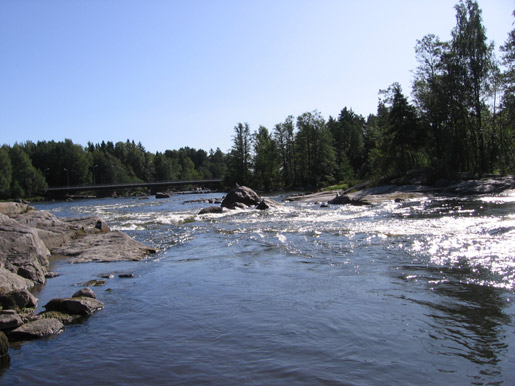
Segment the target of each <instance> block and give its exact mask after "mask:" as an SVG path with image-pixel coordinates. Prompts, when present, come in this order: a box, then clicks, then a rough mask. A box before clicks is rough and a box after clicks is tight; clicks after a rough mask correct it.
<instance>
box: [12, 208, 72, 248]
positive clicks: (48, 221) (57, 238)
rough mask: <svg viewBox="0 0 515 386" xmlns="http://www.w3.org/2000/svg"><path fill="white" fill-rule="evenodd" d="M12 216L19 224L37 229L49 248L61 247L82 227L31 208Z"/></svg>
mask: <svg viewBox="0 0 515 386" xmlns="http://www.w3.org/2000/svg"><path fill="white" fill-rule="evenodd" d="M10 217H11V219H13V220H15V221H16V222H18V224H21V225H24V226H26V227H29V228H33V229H35V230H36V232H37V233H38V235H39V237H40V238H41V240H42V241H43V243H44V244H45V246H46V247H47V248H48V249H52V248H55V247H59V246H61V245H62V244H64V243H66V242H67V241H70V240H71V239H72V238H74V237H75V236H76V234H77V231H78V230H79V229H80V227H79V226H75V225H74V224H70V223H66V222H64V221H62V220H61V219H58V218H57V217H55V216H54V215H53V214H52V213H50V212H45V211H39V210H31V211H28V212H25V213H21V214H16V215H12V216H10Z"/></svg>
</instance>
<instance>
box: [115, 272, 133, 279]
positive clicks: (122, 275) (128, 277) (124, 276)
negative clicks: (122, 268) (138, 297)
mask: <svg viewBox="0 0 515 386" xmlns="http://www.w3.org/2000/svg"><path fill="white" fill-rule="evenodd" d="M118 277H119V278H121V279H131V278H133V277H134V274H133V273H122V274H120V275H118Z"/></svg>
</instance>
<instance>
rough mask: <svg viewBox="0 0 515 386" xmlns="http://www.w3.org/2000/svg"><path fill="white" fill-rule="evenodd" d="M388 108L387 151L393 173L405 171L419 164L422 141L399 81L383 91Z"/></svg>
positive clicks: (411, 109) (414, 115)
mask: <svg viewBox="0 0 515 386" xmlns="http://www.w3.org/2000/svg"><path fill="white" fill-rule="evenodd" d="M384 94H385V102H386V103H385V104H389V105H390V107H389V108H388V127H387V132H386V133H385V134H386V136H387V138H386V140H387V146H388V153H389V154H390V156H391V158H392V160H393V162H394V167H395V173H398V172H400V173H405V172H407V171H408V170H410V169H412V168H414V167H416V166H419V165H418V164H417V158H418V154H417V153H418V150H419V148H420V146H421V144H422V143H423V138H422V135H421V132H420V131H419V130H418V124H417V118H416V113H415V109H414V107H413V106H412V105H410V104H409V103H408V100H407V98H406V97H405V96H404V94H403V93H402V88H401V86H400V85H399V83H394V84H392V85H391V86H390V87H389V88H388V90H386V91H385V92H384Z"/></svg>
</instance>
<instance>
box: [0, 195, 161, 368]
mask: <svg viewBox="0 0 515 386" xmlns="http://www.w3.org/2000/svg"><path fill="white" fill-rule="evenodd" d="M155 252H156V250H155V249H153V248H150V247H148V246H146V245H144V244H142V243H140V242H138V241H136V240H134V239H132V238H131V237H129V236H128V235H127V234H125V233H123V232H120V231H111V230H110V228H109V226H108V225H107V224H106V223H105V222H104V221H103V220H102V219H101V218H98V217H87V218H59V219H58V218H57V217H55V216H54V215H52V214H51V213H49V212H45V211H39V210H36V209H34V208H33V207H31V206H29V205H27V204H23V203H14V202H2V203H0V365H2V364H3V365H5V364H6V363H9V354H8V349H9V341H10V342H13V341H19V340H30V339H36V338H42V337H45V336H49V335H53V334H58V333H60V332H61V331H63V328H64V325H65V324H68V323H72V322H77V321H80V320H82V319H83V318H84V317H87V316H89V315H91V314H92V313H93V312H95V311H97V310H99V309H102V308H103V303H102V302H101V301H99V300H97V299H96V295H95V293H94V292H93V291H92V290H91V289H89V288H87V287H86V288H83V289H81V290H79V291H77V292H76V293H75V294H73V295H72V297H69V298H61V299H52V300H51V301H50V302H49V303H47V305H45V309H46V311H44V312H41V313H39V314H35V309H36V306H37V299H36V298H35V297H34V295H32V293H31V292H30V289H32V288H33V287H35V286H37V285H43V284H45V282H46V280H47V278H51V277H53V276H55V274H54V273H52V272H49V270H48V269H49V261H50V259H51V258H54V257H66V258H68V260H69V261H70V262H71V263H83V262H90V261H102V262H108V261H120V260H142V259H144V258H146V257H148V256H149V255H150V254H153V253H155Z"/></svg>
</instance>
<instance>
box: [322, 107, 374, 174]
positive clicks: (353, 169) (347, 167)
mask: <svg viewBox="0 0 515 386" xmlns="http://www.w3.org/2000/svg"><path fill="white" fill-rule="evenodd" d="M364 125H365V120H364V119H363V117H361V116H359V115H356V114H355V113H354V112H353V111H352V109H347V108H346V107H344V108H343V109H342V111H341V112H340V115H339V117H338V120H335V119H334V118H332V117H329V120H328V122H327V127H328V128H329V131H330V132H331V135H332V137H333V145H334V151H335V157H336V178H337V179H338V180H340V181H345V180H347V181H348V180H352V179H353V178H354V176H355V174H356V173H357V172H360V171H361V168H362V167H363V162H364V142H363V126H364Z"/></svg>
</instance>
